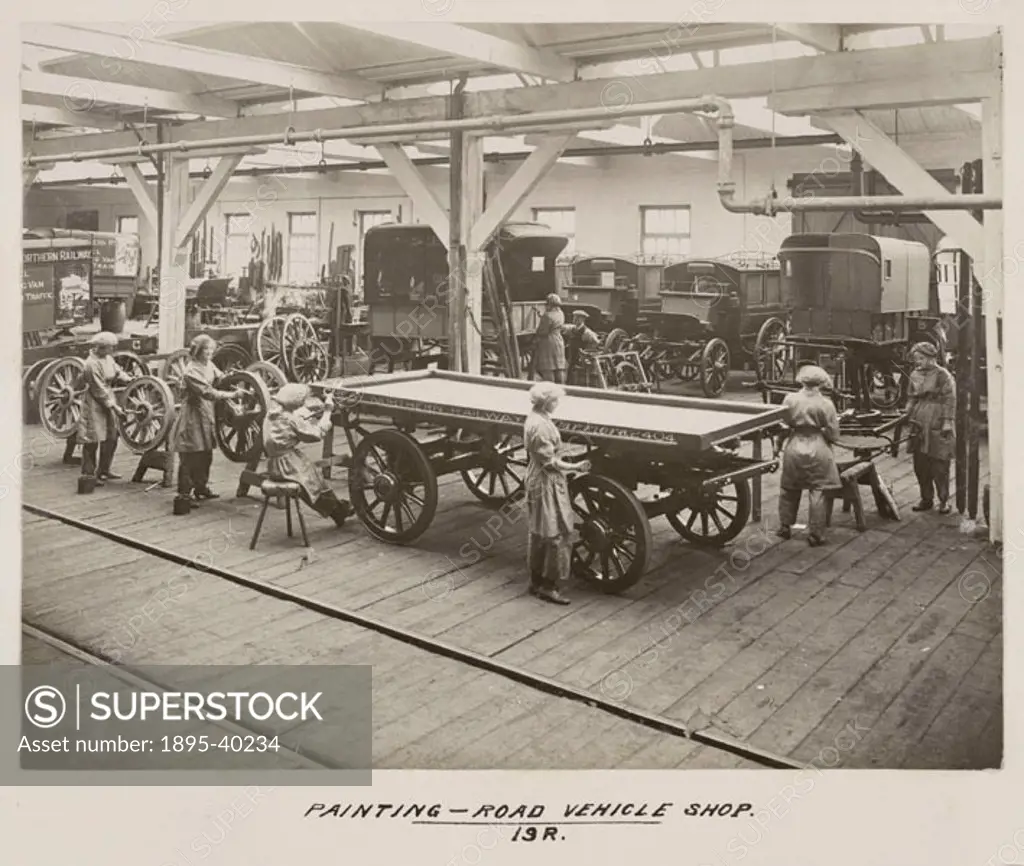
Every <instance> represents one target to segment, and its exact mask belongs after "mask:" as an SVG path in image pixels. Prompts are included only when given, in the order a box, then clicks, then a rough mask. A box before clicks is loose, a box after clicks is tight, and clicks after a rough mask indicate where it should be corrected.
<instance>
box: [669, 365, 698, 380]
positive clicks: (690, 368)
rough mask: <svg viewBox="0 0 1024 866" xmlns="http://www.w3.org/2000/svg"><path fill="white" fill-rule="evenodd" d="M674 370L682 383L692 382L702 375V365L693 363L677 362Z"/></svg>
mask: <svg viewBox="0 0 1024 866" xmlns="http://www.w3.org/2000/svg"><path fill="white" fill-rule="evenodd" d="M674 369H675V373H676V375H677V376H678V377H679V380H680V381H681V382H692V381H693V380H694V379H696V378H697V377H698V376H699V375H700V364H697V363H695V362H693V361H680V362H677V363H676V364H675V368H674Z"/></svg>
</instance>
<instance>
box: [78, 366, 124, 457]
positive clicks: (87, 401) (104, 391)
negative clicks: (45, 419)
mask: <svg viewBox="0 0 1024 866" xmlns="http://www.w3.org/2000/svg"><path fill="white" fill-rule="evenodd" d="M79 381H80V383H81V385H82V386H83V387H84V388H85V391H84V393H83V394H82V402H81V405H82V414H81V415H80V416H79V418H78V429H77V430H76V436H77V437H78V442H79V443H80V444H82V445H90V444H95V443H98V442H107V441H108V440H110V439H116V438H117V422H116V420H115V418H114V413H113V410H114V407H115V406H117V398H116V397H115V396H114V390H113V389H114V386H115V385H118V384H127V383H128V382H130V381H131V376H129V375H128V374H127V373H126V372H125V371H124V370H122V369H121V368H120V367H119V366H118V365H117V362H116V361H115V360H114V359H113V358H112V357H110V355H107V356H106V357H105V358H101V357H100V356H99V355H97V354H95V353H94V352H90V353H89V357H87V358H86V359H85V369H83V370H82V373H81V376H80V379H79Z"/></svg>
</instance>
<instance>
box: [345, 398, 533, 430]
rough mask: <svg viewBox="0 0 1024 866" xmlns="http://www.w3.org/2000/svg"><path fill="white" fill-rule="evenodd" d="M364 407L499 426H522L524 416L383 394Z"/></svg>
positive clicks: (366, 401) (365, 401) (369, 401)
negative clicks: (399, 409)
mask: <svg viewBox="0 0 1024 866" xmlns="http://www.w3.org/2000/svg"><path fill="white" fill-rule="evenodd" d="M363 405H364V406H400V407H402V408H403V409H410V410H413V411H417V412H423V413H429V414H432V415H455V416H457V417H460V418H479V419H480V420H481V421H495V422H497V423H499V424H521V423H523V416H519V417H516V416H515V415H509V414H507V413H505V412H495V411H494V410H490V409H474V408H473V407H470V406H447V405H442V404H441V403H424V402H423V401H421V400H403V399H400V398H398V397H387V396H385V395H383V394H374V395H373V396H372V397H371V398H370V399H368V400H364V401H363Z"/></svg>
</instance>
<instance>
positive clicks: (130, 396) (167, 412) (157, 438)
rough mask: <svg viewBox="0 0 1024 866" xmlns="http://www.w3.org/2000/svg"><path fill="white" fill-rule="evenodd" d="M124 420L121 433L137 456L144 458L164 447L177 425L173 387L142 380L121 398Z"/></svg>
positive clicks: (159, 381)
mask: <svg viewBox="0 0 1024 866" xmlns="http://www.w3.org/2000/svg"><path fill="white" fill-rule="evenodd" d="M119 402H120V404H121V407H122V408H123V409H124V417H123V418H119V419H118V421H117V429H118V432H119V433H120V434H121V438H122V439H123V440H124V443H125V445H127V446H128V448H130V449H131V450H132V451H133V452H135V453H136V454H144V453H145V452H147V451H152V450H153V449H154V448H158V447H159V446H160V445H162V444H163V442H164V440H165V439H166V438H167V434H168V433H169V432H170V430H171V425H172V424H173V423H174V394H173V392H172V391H171V388H170V386H169V385H168V384H167V383H166V382H164V381H163V380H162V379H158V378H156V376H140V377H139V378H138V379H135V380H134V381H132V382H130V383H129V384H128V385H127V386H126V387H125V388H124V390H123V391H121V395H120V401H119Z"/></svg>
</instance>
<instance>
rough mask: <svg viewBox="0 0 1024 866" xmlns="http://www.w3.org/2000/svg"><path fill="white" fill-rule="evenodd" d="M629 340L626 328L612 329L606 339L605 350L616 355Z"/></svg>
mask: <svg viewBox="0 0 1024 866" xmlns="http://www.w3.org/2000/svg"><path fill="white" fill-rule="evenodd" d="M628 339H629V334H628V333H627V332H626V330H625V329H624V328H612V330H611V331H610V332H609V333H608V336H607V337H605V338H604V350H605V352H608V353H610V354H614V353H615V352H617V351H619V348H620V347H621V346H622V344H623V343H624V342H626V340H628Z"/></svg>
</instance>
